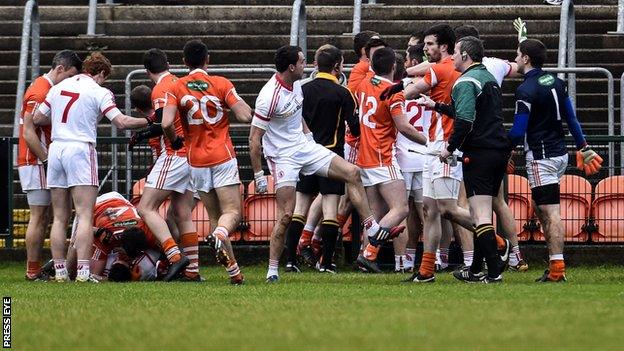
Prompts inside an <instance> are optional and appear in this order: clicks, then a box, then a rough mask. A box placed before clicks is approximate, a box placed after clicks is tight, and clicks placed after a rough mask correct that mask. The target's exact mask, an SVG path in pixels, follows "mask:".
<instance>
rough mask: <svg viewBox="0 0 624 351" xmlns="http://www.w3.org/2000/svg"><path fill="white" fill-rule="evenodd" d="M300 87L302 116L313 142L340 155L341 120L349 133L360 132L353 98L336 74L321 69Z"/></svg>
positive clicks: (357, 133) (358, 133)
mask: <svg viewBox="0 0 624 351" xmlns="http://www.w3.org/2000/svg"><path fill="white" fill-rule="evenodd" d="M301 89H302V90H303V118H304V119H305V121H306V123H307V124H308V127H309V128H310V131H311V132H312V135H314V141H316V142H317V143H318V144H321V145H323V146H325V147H326V148H328V149H330V150H332V151H333V152H335V153H337V154H338V155H340V156H343V154H344V134H345V122H346V123H347V124H348V125H349V129H350V130H351V133H352V134H353V135H355V136H358V135H360V125H359V121H358V116H357V111H356V106H357V105H356V102H355V98H354V97H353V95H352V94H351V92H350V91H349V90H348V89H347V88H345V87H343V86H342V85H340V84H338V79H337V78H336V77H334V76H333V75H331V74H329V73H324V72H319V73H318V74H317V75H316V77H315V78H314V79H313V80H311V81H309V82H307V83H305V84H304V85H303V86H302V87H301Z"/></svg>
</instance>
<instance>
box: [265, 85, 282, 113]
mask: <svg viewBox="0 0 624 351" xmlns="http://www.w3.org/2000/svg"><path fill="white" fill-rule="evenodd" d="M279 91H280V86H279V85H276V86H275V89H274V90H273V97H272V98H271V103H270V104H269V110H268V112H267V118H271V115H272V114H273V112H274V111H275V107H276V106H277V102H278V101H279V98H278V95H279Z"/></svg>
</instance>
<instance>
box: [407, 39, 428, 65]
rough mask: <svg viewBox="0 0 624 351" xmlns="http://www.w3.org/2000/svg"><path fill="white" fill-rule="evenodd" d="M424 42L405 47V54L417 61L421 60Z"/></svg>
mask: <svg viewBox="0 0 624 351" xmlns="http://www.w3.org/2000/svg"><path fill="white" fill-rule="evenodd" d="M424 49H425V43H420V44H417V45H411V46H409V47H408V48H407V55H408V58H409V59H410V60H418V63H421V62H423V61H424V60H423V57H424V56H425V51H424Z"/></svg>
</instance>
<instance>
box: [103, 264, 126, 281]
mask: <svg viewBox="0 0 624 351" xmlns="http://www.w3.org/2000/svg"><path fill="white" fill-rule="evenodd" d="M108 280H109V281H111V282H119V283H122V282H129V281H130V280H132V272H131V271H130V267H128V266H127V265H125V264H123V263H113V265H112V266H111V268H110V271H109V272H108Z"/></svg>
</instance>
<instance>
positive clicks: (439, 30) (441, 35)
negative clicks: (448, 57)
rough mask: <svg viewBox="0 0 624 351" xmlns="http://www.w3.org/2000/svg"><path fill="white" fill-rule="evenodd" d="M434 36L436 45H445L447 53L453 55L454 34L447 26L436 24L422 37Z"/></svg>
mask: <svg viewBox="0 0 624 351" xmlns="http://www.w3.org/2000/svg"><path fill="white" fill-rule="evenodd" d="M429 35H435V37H436V41H437V42H438V45H445V44H446V46H447V47H448V50H447V52H448V53H449V54H452V53H453V50H454V49H455V32H453V29H452V28H451V26H449V25H448V24H436V25H435V26H432V27H431V28H429V29H427V30H426V31H425V33H424V36H425V37H426V36H429Z"/></svg>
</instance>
